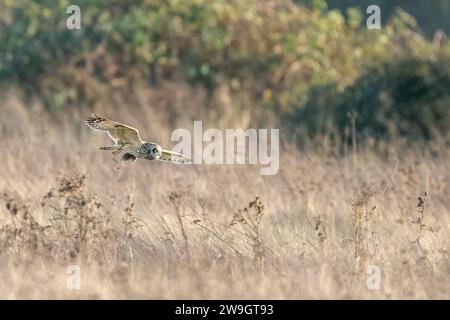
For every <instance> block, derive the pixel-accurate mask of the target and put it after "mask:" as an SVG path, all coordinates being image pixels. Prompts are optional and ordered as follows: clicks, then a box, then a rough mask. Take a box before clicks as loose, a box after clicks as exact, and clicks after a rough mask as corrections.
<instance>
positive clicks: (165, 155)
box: [158, 149, 191, 163]
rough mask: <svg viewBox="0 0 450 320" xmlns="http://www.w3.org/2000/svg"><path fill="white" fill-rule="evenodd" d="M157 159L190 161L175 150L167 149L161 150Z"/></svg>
mask: <svg viewBox="0 0 450 320" xmlns="http://www.w3.org/2000/svg"><path fill="white" fill-rule="evenodd" d="M158 160H163V161H172V162H180V163H188V162H191V159H189V158H188V157H185V156H183V155H182V154H181V153H178V152H175V151H168V150H164V149H162V150H161V157H159V158H158Z"/></svg>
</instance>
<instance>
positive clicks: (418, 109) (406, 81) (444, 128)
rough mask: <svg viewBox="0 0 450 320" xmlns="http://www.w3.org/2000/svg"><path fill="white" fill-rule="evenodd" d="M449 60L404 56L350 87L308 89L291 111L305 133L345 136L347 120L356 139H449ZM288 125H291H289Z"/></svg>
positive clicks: (446, 56)
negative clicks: (300, 103)
mask: <svg viewBox="0 0 450 320" xmlns="http://www.w3.org/2000/svg"><path fill="white" fill-rule="evenodd" d="M449 86H450V56H449V55H442V56H439V57H437V58H431V59H430V58H425V59H423V58H410V59H405V60H400V61H396V62H391V63H385V64H382V65H379V66H377V67H376V68H372V69H369V70H368V71H367V72H366V73H365V74H363V75H362V76H361V77H360V78H358V79H357V80H356V81H355V82H354V83H353V84H352V85H350V86H348V87H347V88H345V90H343V91H342V92H337V90H336V86H335V85H330V86H328V87H314V88H311V90H310V92H309V94H310V97H309V99H308V103H307V104H306V105H305V107H304V108H300V109H298V110H297V112H296V114H295V119H296V120H295V121H296V122H304V123H305V124H306V125H307V127H308V132H309V133H310V134H311V135H316V134H336V133H337V135H340V138H345V136H347V138H348V136H349V134H348V132H349V130H350V127H351V125H352V124H351V120H352V119H351V118H352V117H355V116H356V119H355V120H356V130H357V133H358V135H359V136H360V137H361V138H367V137H382V138H396V137H408V138H410V139H412V141H417V139H431V138H436V137H439V138H444V139H448V138H450V107H449V106H450V91H449V90H448V88H449ZM295 121H294V122H295Z"/></svg>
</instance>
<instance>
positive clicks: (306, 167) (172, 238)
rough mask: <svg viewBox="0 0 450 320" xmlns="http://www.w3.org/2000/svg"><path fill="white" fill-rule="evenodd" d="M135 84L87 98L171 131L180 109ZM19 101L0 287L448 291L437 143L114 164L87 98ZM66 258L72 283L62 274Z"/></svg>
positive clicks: (7, 175) (310, 293)
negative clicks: (126, 94)
mask: <svg viewBox="0 0 450 320" xmlns="http://www.w3.org/2000/svg"><path fill="white" fill-rule="evenodd" d="M183 94H184V93H183V92H182V91H177V92H176V93H175V94H174V95H175V98H174V100H176V99H181V98H180V97H182V98H183V99H182V101H190V104H188V106H189V108H187V107H186V106H185V108H186V114H189V112H188V111H187V110H188V109H189V110H193V109H194V107H195V105H196V101H195V99H194V97H197V96H198V95H197V94H195V93H194V94H192V96H190V97H186V96H183ZM155 96H156V95H152V97H153V98H154V97H155ZM146 97H147V96H146V93H145V91H141V92H140V94H139V95H136V96H135V97H134V99H136V100H141V102H140V103H141V106H145V108H139V103H138V102H137V103H136V106H135V107H133V108H131V107H125V106H129V104H125V103H122V102H123V101H121V100H120V99H119V98H117V97H116V96H114V95H112V98H111V101H110V103H109V104H106V103H103V104H102V106H103V108H102V109H101V110H99V108H100V107H96V110H95V111H96V112H99V113H100V114H104V115H105V116H110V117H114V118H118V119H122V120H123V121H126V122H129V123H130V124H135V125H136V126H139V127H140V128H142V130H141V134H142V136H143V138H147V137H150V138H151V139H154V140H155V141H161V142H163V144H165V145H168V146H170V141H169V137H170V131H171V130H172V129H175V128H176V127H179V126H185V127H187V128H188V129H189V128H190V125H191V124H190V123H189V121H190V120H189V116H186V115H184V116H183V117H182V119H184V120H179V119H181V118H180V117H177V116H176V113H173V112H174V111H173V110H176V108H177V103H176V102H175V105H172V109H170V110H169V109H165V108H164V106H163V105H161V103H162V104H164V103H166V102H158V101H159V100H157V99H156V100H151V101H150V100H146ZM186 98H187V99H186ZM154 99H155V98H154ZM197 99H200V98H197ZM132 102H133V103H134V102H135V101H132ZM121 103H122V104H121ZM106 105H109V106H110V107H108V108H106V107H105V106H106ZM31 109H32V110H34V111H28V110H29V109H27V110H26V109H25V107H24V106H23V105H22V104H21V103H20V102H18V101H16V100H15V99H13V98H10V97H4V99H3V106H2V108H1V109H0V134H1V137H2V144H1V145H0V163H1V170H0V194H1V197H0V198H1V200H0V297H1V298H8V299H11V298H100V299H102V298H276V299H278V298H313V299H315V298H448V296H449V288H450V279H449V276H448V275H449V272H450V258H449V250H450V244H449V242H448V239H449V235H450V230H449V228H450V197H449V195H450V161H449V156H450V154H449V150H448V148H445V147H443V148H439V146H435V147H434V148H433V150H434V151H433V153H429V152H428V151H426V150H428V149H427V148H425V147H423V148H422V146H420V148H417V150H412V149H400V147H399V148H397V147H396V146H395V144H393V143H392V144H391V145H389V146H388V148H386V150H388V152H386V155H378V154H377V153H376V151H375V150H372V149H370V148H369V147H367V146H361V147H360V146H359V145H358V149H359V150H358V151H355V152H356V153H353V154H352V153H349V154H344V155H340V156H339V155H338V156H337V155H330V153H329V152H324V151H320V150H316V149H314V148H308V149H306V150H304V151H302V152H300V151H297V150H296V149H295V148H294V149H288V148H287V147H286V146H285V147H284V152H282V155H281V159H280V171H279V173H278V174H277V175H275V176H261V175H260V174H259V170H258V168H256V167H255V166H238V165H234V166H226V165H224V166H207V165H189V166H180V165H173V164H170V163H162V162H156V161H137V162H136V163H134V164H126V165H125V166H121V165H120V164H118V163H117V162H115V161H113V160H112V156H111V155H110V154H107V153H101V152H98V151H97V150H96V147H97V146H99V145H103V143H104V142H105V140H103V139H107V137H103V135H96V134H95V133H93V132H92V131H90V130H89V129H88V128H86V127H85V126H84V125H83V119H84V117H85V116H86V115H88V114H89V112H90V111H92V110H84V111H83V110H81V111H79V110H78V111H76V112H75V111H74V112H69V113H67V114H64V115H62V114H60V115H49V114H47V113H44V112H40V111H39V108H38V107H33V106H32V107H31ZM180 110H183V109H180ZM171 112H172V113H171ZM174 114H175V115H174ZM198 114H201V113H198ZM204 120H205V121H206V119H204ZM178 121H185V122H178ZM210 124H211V126H215V125H218V126H219V127H220V126H221V124H217V123H214V122H211V123H210ZM225 125H226V124H225ZM436 150H438V151H436ZM424 192H426V194H424ZM418 197H420V198H418ZM70 265H78V266H80V270H81V289H80V290H69V289H68V288H67V286H66V282H67V279H68V277H69V276H70V275H68V274H67V273H66V272H67V268H68V267H69V266H70ZM369 265H376V266H379V267H380V269H381V272H382V274H381V276H382V278H381V289H380V290H369V289H368V288H367V287H366V280H367V277H368V276H369V274H367V267H368V266H369Z"/></svg>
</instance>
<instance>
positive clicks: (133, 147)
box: [86, 114, 191, 163]
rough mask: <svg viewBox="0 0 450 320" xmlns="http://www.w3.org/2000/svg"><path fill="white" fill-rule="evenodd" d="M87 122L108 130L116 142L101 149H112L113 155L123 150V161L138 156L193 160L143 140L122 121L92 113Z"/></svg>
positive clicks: (92, 126)
mask: <svg viewBox="0 0 450 320" xmlns="http://www.w3.org/2000/svg"><path fill="white" fill-rule="evenodd" d="M86 124H87V125H88V126H89V127H90V128H91V129H94V130H99V131H103V132H106V133H107V134H108V136H109V137H110V138H111V139H112V140H113V141H114V142H115V144H114V145H113V146H108V147H99V150H106V151H112V154H113V155H117V154H119V153H121V152H123V155H122V161H128V160H131V161H135V160H136V159H137V158H142V159H146V160H155V159H156V160H164V161H172V162H180V163H187V162H190V161H191V160H190V159H189V158H187V157H185V156H183V155H182V154H180V153H178V152H173V151H168V150H164V149H162V148H161V146H160V145H159V144H157V143H154V142H145V141H142V140H141V138H140V137H139V131H138V130H137V129H135V128H133V127H130V126H127V125H124V124H122V123H119V122H115V121H112V120H108V119H105V118H101V117H99V116H97V115H95V114H92V116H91V117H90V118H88V119H87V120H86Z"/></svg>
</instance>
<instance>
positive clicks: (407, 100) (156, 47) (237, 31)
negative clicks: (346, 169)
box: [0, 0, 450, 140]
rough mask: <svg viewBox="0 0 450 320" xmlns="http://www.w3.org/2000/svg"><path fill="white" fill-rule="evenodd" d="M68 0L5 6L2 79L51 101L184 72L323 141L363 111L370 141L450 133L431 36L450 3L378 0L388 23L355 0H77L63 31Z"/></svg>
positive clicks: (60, 103) (81, 99) (441, 53)
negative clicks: (73, 22)
mask: <svg viewBox="0 0 450 320" xmlns="http://www.w3.org/2000/svg"><path fill="white" fill-rule="evenodd" d="M339 3H340V2H339ZM69 4H70V3H69V1H68V0H60V1H57V2H55V1H50V0H48V1H28V0H19V1H4V2H3V8H2V10H1V13H0V19H1V25H2V28H1V29H0V81H1V82H2V83H3V84H4V85H6V84H8V85H11V84H15V85H17V86H19V87H20V88H22V89H23V90H24V92H25V93H26V94H27V96H28V98H35V97H39V98H41V99H42V100H43V101H44V103H45V105H46V106H47V108H49V109H51V110H62V109H64V108H68V107H69V106H80V105H81V106H84V105H92V104H94V103H95V102H96V101H98V100H99V96H101V95H102V94H103V95H105V94H106V95H108V92H109V91H111V90H114V88H115V87H123V86H125V87H127V88H130V87H136V86H137V85H145V86H153V87H158V86H161V83H162V82H165V81H181V82H186V83H189V84H190V85H192V86H200V87H202V88H204V89H205V90H206V91H207V94H210V95H211V94H212V92H214V91H215V90H217V88H218V87H220V86H222V87H226V88H227V90H229V91H230V92H229V94H228V95H230V96H231V97H240V98H239V99H237V101H234V103H233V104H234V105H235V106H236V108H237V110H233V112H234V113H237V114H239V113H240V112H241V111H242V110H243V109H244V110H245V109H249V110H252V119H258V118H261V114H264V117H267V115H268V114H267V113H266V111H269V112H270V116H271V117H273V118H274V119H278V120H280V119H289V120H292V121H287V122H289V124H290V125H291V129H292V127H293V128H294V129H297V130H301V129H302V128H305V127H306V128H307V132H308V134H309V135H313V136H316V135H317V134H318V133H319V134H327V135H329V134H331V133H332V132H335V133H336V132H337V133H338V136H339V137H340V138H342V136H343V132H344V131H345V128H346V127H347V128H348V127H349V126H350V123H351V121H350V120H349V118H348V117H347V114H348V113H349V112H354V113H355V114H359V115H360V116H359V117H358V118H357V121H356V129H357V131H358V134H361V135H363V136H365V135H367V134H370V135H373V136H376V137H386V136H388V137H392V136H404V137H407V138H411V139H414V140H415V139H417V138H419V137H420V138H426V139H428V138H430V137H431V136H439V137H441V136H443V137H444V138H445V139H447V138H448V135H449V111H448V110H449V108H448V107H447V105H446V101H447V99H448V97H447V90H446V83H447V82H448V73H447V72H446V71H447V70H448V63H449V59H450V49H449V48H450V46H449V45H448V44H447V41H446V38H445V35H444V34H443V33H437V34H435V33H434V32H435V31H437V30H436V29H435V27H436V23H437V22H441V21H447V20H448V19H446V18H445V17H447V16H445V14H448V12H449V8H448V5H447V4H446V2H445V1H438V2H435V3H433V5H432V6H428V5H427V6H426V9H424V8H423V6H419V7H418V6H415V5H414V4H413V3H412V2H402V1H400V2H398V4H397V3H395V2H392V1H379V5H380V7H381V9H382V17H383V19H384V20H383V28H382V29H381V30H368V29H367V28H366V27H365V21H366V18H367V15H366V13H365V10H364V8H365V7H364V3H363V2H360V3H359V4H358V6H356V7H352V6H350V5H353V4H356V3H355V2H354V1H353V2H352V1H347V2H346V3H343V4H340V5H337V3H336V2H333V1H331V2H330V3H329V8H330V9H327V7H328V6H327V3H326V2H325V1H321V0H316V1H298V2H297V3H294V2H292V1H290V0H280V1H268V2H267V1H264V2H258V1H245V2H244V1H222V0H212V1H206V0H196V1H177V0H155V1H153V0H152V1H145V0H135V1H103V0H94V1H79V2H78V5H79V6H80V7H81V8H82V29H81V30H68V29H67V28H66V25H65V19H66V17H67V14H66V8H67V6H68V5H69ZM399 6H402V8H399ZM332 8H339V9H340V10H337V9H336V10H333V9H332ZM394 8H395V10H394ZM361 9H362V10H361ZM405 10H407V11H408V12H413V13H415V14H416V15H417V16H418V19H419V21H422V23H421V25H418V24H417V23H416V21H415V19H414V18H413V16H411V15H409V14H408V13H407V12H406V11H405ZM431 13H433V14H435V15H434V16H433V19H431V18H430V16H431ZM441 17H443V19H440V18H441ZM421 27H424V28H425V29H426V30H427V34H428V35H429V37H425V36H423V35H422V32H421ZM446 27H447V26H446V24H445V23H443V24H442V29H444V30H446V29H445V28H446ZM242 97H246V99H243V98H242ZM213 108H214V106H213ZM264 117H263V118H264ZM287 122H285V121H283V123H284V124H285V123H287ZM435 123H437V126H434V124H435ZM394 124H395V125H394ZM397 124H398V125H399V126H398V128H397V127H396V125H397ZM394 127H395V128H394ZM298 128H300V129H298ZM299 136H300V137H302V136H304V131H302V134H301V135H299Z"/></svg>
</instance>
